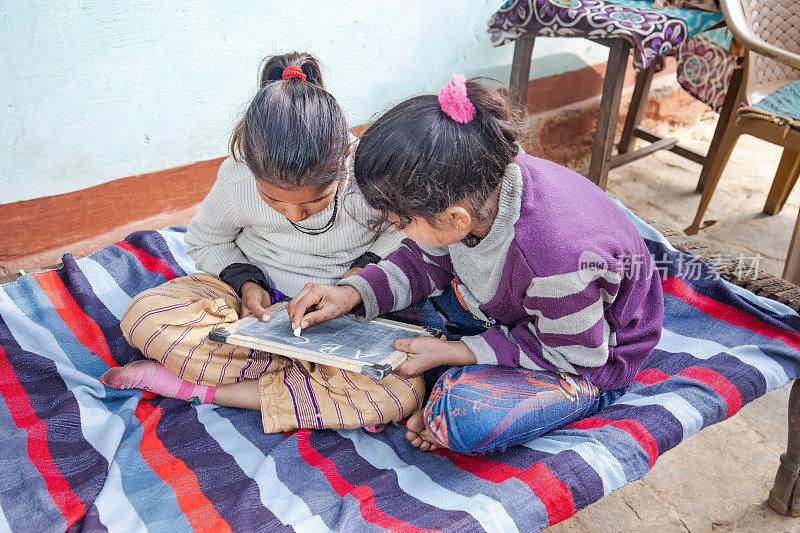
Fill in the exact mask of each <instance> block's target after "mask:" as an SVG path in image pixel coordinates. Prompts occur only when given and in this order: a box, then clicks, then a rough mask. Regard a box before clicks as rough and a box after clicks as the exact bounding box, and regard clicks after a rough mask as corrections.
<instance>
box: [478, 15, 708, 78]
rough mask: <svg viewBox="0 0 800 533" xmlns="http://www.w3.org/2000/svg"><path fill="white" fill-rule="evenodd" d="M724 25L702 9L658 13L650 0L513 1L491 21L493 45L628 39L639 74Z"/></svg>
mask: <svg viewBox="0 0 800 533" xmlns="http://www.w3.org/2000/svg"><path fill="white" fill-rule="evenodd" d="M721 20H722V14H721V13H713V12H711V11H704V10H700V9H660V10H659V9H653V3H652V1H646V0H614V1H613V2H612V1H606V0H509V1H508V2H506V3H505V4H503V6H502V7H501V8H500V9H499V10H498V11H497V12H496V13H495V14H494V15H493V16H492V18H491V19H490V20H489V33H490V35H491V39H492V43H493V44H494V46H500V45H503V44H506V43H508V42H510V41H513V40H515V39H518V38H519V37H520V36H522V35H533V36H537V37H584V38H587V39H601V38H623V39H625V40H627V41H629V42H630V43H631V45H632V46H633V68H634V69H635V70H637V71H639V70H643V69H645V68H647V67H648V66H650V63H652V62H653V60H655V59H656V58H657V57H659V56H661V55H663V54H666V53H667V52H668V51H670V50H674V49H675V48H676V47H677V46H678V45H680V44H681V43H682V42H684V41H686V40H687V39H688V38H689V37H691V36H692V35H695V34H697V33H700V32H702V31H705V30H707V29H709V28H711V27H712V26H714V25H715V24H717V23H718V22H720V21H721Z"/></svg>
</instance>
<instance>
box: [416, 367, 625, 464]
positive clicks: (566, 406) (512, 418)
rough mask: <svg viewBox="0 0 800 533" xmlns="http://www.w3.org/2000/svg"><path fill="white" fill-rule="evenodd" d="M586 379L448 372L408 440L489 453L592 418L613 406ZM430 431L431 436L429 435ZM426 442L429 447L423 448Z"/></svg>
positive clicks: (516, 371)
mask: <svg viewBox="0 0 800 533" xmlns="http://www.w3.org/2000/svg"><path fill="white" fill-rule="evenodd" d="M606 393H611V394H613V395H614V397H615V398H616V397H618V396H619V393H618V391H600V390H599V389H597V387H595V386H594V385H593V384H592V383H591V382H590V381H589V379H588V378H586V377H581V376H572V375H567V374H560V373H557V372H547V371H535V370H527V369H521V368H509V367H502V366H493V365H474V366H468V367H454V368H451V369H450V370H448V371H447V372H445V373H444V374H443V375H442V377H441V378H440V379H439V381H438V382H437V384H436V386H435V387H434V390H433V392H432V393H431V398H430V401H429V402H428V404H427V406H426V407H425V409H424V411H423V412H422V414H421V415H418V416H417V417H412V419H410V420H409V426H408V429H409V431H408V434H407V435H406V437H407V438H408V439H409V441H411V442H412V444H415V445H418V446H420V447H421V448H422V449H426V448H430V447H436V446H444V447H447V448H450V449H452V450H455V451H458V452H461V453H465V454H470V455H472V454H487V453H491V452H493V451H496V450H504V449H505V448H506V447H508V446H511V445H514V444H519V443H522V442H526V441H528V440H531V439H533V438H535V437H537V436H539V435H542V434H544V433H547V432H548V431H551V430H553V429H557V428H560V427H563V426H564V425H566V424H569V423H570V422H574V421H575V420H578V419H580V418H584V417H586V416H590V415H592V414H594V413H595V412H597V411H598V410H599V409H600V408H601V407H603V406H605V405H607V404H608V403H609V402H608V400H607V398H606V396H607V394H606ZM426 431H427V432H426ZM425 444H428V446H425Z"/></svg>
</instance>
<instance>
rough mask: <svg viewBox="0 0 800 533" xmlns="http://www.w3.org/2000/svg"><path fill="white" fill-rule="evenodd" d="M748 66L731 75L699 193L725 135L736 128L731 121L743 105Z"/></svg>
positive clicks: (700, 180)
mask: <svg viewBox="0 0 800 533" xmlns="http://www.w3.org/2000/svg"><path fill="white" fill-rule="evenodd" d="M745 71H746V66H742V67H738V68H736V69H734V70H733V73H732V74H731V83H730V85H729V86H728V92H727V93H726V94H725V101H724V102H723V103H722V109H721V110H720V112H719V119H718V120H717V127H716V128H715V129H714V137H713V138H712V139H711V143H710V144H709V146H708V153H707V154H706V160H705V163H703V170H701V171H700V179H698V180H697V187H696V188H695V190H696V191H697V192H703V188H704V187H705V185H706V181H707V180H708V175H709V172H710V171H711V166H712V165H713V164H714V160H715V159H716V157H717V154H718V153H719V151H718V150H719V145H720V143H721V142H722V138H723V137H724V136H725V133H726V132H727V131H728V130H729V129H732V128H733V127H735V125H736V122H735V121H734V120H731V119H732V118H733V117H734V115H736V110H737V109H738V108H739V104H741V103H742V98H743V92H744V87H743V81H744V76H745Z"/></svg>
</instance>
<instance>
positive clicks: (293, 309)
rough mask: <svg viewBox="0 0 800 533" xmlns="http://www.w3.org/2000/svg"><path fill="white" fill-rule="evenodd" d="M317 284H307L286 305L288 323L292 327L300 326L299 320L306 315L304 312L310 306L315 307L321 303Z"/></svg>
mask: <svg viewBox="0 0 800 533" xmlns="http://www.w3.org/2000/svg"><path fill="white" fill-rule="evenodd" d="M317 286H318V284H317V283H308V284H306V286H305V287H303V289H302V290H301V291H300V292H299V293H297V296H295V297H294V298H292V301H290V302H289V303H288V304H286V312H287V313H288V314H289V321H290V322H291V323H292V326H293V327H297V326H301V327H303V326H302V324H301V323H300V322H301V319H302V318H303V316H304V315H305V314H306V310H307V309H308V308H309V307H311V306H312V305H317V304H318V303H320V302H321V301H322V295H321V294H320V291H319V289H317Z"/></svg>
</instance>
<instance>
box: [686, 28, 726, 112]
mask: <svg viewBox="0 0 800 533" xmlns="http://www.w3.org/2000/svg"><path fill="white" fill-rule="evenodd" d="M675 58H676V59H677V60H678V83H679V84H680V86H681V87H683V89H685V90H686V92H688V93H689V94H691V95H692V96H694V97H695V98H697V99H698V100H700V101H701V102H703V103H704V104H707V105H708V106H710V107H711V109H713V110H714V111H716V112H717V113H719V112H720V111H721V110H722V104H723V103H724V102H725V95H727V94H728V87H729V86H730V84H731V76H733V69H734V68H735V67H736V58H735V57H733V56H731V55H730V53H728V51H727V50H726V49H725V48H724V47H723V46H721V45H720V44H718V43H716V42H714V41H713V40H711V39H710V38H708V37H706V36H704V35H695V36H694V37H692V38H691V39H689V40H688V41H686V42H685V43H682V44H681V45H680V46H679V47H678V48H677V50H676V53H675Z"/></svg>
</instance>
